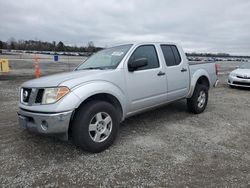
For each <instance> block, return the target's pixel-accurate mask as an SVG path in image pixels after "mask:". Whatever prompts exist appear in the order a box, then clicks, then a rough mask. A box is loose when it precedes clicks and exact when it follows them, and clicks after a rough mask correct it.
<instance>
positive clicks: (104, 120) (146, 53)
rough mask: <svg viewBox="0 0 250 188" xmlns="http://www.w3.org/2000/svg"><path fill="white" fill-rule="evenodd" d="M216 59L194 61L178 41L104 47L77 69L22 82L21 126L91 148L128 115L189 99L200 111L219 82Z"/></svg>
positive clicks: (101, 144) (99, 146) (100, 146)
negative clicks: (212, 60) (211, 60)
mask: <svg viewBox="0 0 250 188" xmlns="http://www.w3.org/2000/svg"><path fill="white" fill-rule="evenodd" d="M217 82H218V79H217V66H216V64H215V63H196V64H191V63H189V62H188V60H187V57H186V55H185V53H184V52H183V50H182V48H181V47H180V46H179V45H178V44H174V43H164V42H163V43H158V42H157V43H154V42H153V43H135V44H126V45H121V46H116V47H112V48H108V49H104V50H102V51H99V52H98V53H96V54H94V55H92V56H91V57H90V58H88V59H87V60H86V61H85V62H83V63H82V64H80V65H79V66H78V67H77V68H76V69H75V70H74V71H72V72H67V73H61V74H56V75H51V76H45V77H41V78H39V79H35V80H30V81H28V82H25V83H23V84H22V86H21V89H20V102H19V111H18V117H19V124H20V126H21V127H23V128H25V129H28V130H30V131H34V132H37V133H41V134H53V135H58V136H60V137H61V138H62V139H69V138H70V139H72V140H73V142H74V143H75V144H76V145H78V146H80V147H81V148H83V149H84V150H87V151H90V152H100V151H103V150H105V149H106V148H108V147H109V146H110V145H111V144H112V143H113V142H114V140H115V138H116V136H117V134H118V129H119V124H120V122H122V121H123V120H124V119H125V118H127V117H129V116H132V115H135V114H138V113H141V112H144V111H146V110H149V109H152V108H155V107H159V106H161V105H164V104H168V103H170V102H173V101H177V100H182V99H187V106H188V109H189V110H190V111H191V112H193V113H195V114H199V113H201V112H203V111H204V110H205V108H206V106H207V102H208V90H209V88H211V87H212V86H216V84H217Z"/></svg>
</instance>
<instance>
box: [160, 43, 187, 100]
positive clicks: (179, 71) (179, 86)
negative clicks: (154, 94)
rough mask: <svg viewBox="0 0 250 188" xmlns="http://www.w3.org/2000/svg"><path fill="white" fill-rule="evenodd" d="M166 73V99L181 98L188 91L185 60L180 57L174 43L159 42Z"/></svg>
mask: <svg viewBox="0 0 250 188" xmlns="http://www.w3.org/2000/svg"><path fill="white" fill-rule="evenodd" d="M160 46H161V50H162V53H163V56H164V60H165V63H164V64H165V66H166V67H167V68H166V75H167V98H168V101H172V100H176V99H180V98H183V97H185V96H186V95H187V93H188V91H189V70H188V65H187V61H186V60H184V59H182V58H181V55H180V52H179V50H178V48H177V46H175V45H167V44H161V45H160Z"/></svg>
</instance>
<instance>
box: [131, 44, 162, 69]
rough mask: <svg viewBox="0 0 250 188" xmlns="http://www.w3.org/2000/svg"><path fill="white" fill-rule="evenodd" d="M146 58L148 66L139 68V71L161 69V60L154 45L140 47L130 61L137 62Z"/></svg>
mask: <svg viewBox="0 0 250 188" xmlns="http://www.w3.org/2000/svg"><path fill="white" fill-rule="evenodd" d="M141 58H146V59H147V60H148V65H146V66H144V67H140V68H138V69H137V70H136V71H138V70H146V69H153V68H157V67H159V60H158V56H157V53H156V49H155V47H154V46H153V45H143V46H139V47H138V48H137V49H136V50H135V51H134V53H133V54H132V55H131V57H130V59H129V61H135V60H137V59H141Z"/></svg>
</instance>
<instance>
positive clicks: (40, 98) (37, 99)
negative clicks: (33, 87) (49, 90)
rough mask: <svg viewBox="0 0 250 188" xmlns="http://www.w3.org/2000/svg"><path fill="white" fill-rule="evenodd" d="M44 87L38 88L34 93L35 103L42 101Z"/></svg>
mask: <svg viewBox="0 0 250 188" xmlns="http://www.w3.org/2000/svg"><path fill="white" fill-rule="evenodd" d="M43 93H44V89H39V90H38V92H37V95H36V101H35V103H42V99H43Z"/></svg>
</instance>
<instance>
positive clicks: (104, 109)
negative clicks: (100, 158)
mask: <svg viewBox="0 0 250 188" xmlns="http://www.w3.org/2000/svg"><path fill="white" fill-rule="evenodd" d="M99 113H104V114H107V115H109V116H110V118H111V123H112V126H111V127H112V128H111V131H110V134H109V136H108V137H107V138H106V140H104V141H102V142H95V141H94V140H93V138H91V136H92V135H91V133H92V132H89V127H90V123H91V121H92V120H93V118H95V117H96V115H97V114H99ZM96 121H97V120H96ZM118 130H119V114H118V112H117V111H116V109H115V107H114V106H113V105H112V104H110V103H108V102H105V101H90V102H88V103H86V104H84V105H83V106H81V107H79V109H78V110H77V111H76V113H75V115H74V119H73V122H72V137H73V142H74V143H75V144H76V145H77V146H80V147H81V148H82V149H83V150H86V151H89V152H92V153H98V152H101V151H103V150H105V149H107V148H108V147H109V146H111V145H112V144H113V142H114V141H115V139H116V137H117V134H118ZM96 132H97V131H96ZM104 136H105V135H104Z"/></svg>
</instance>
